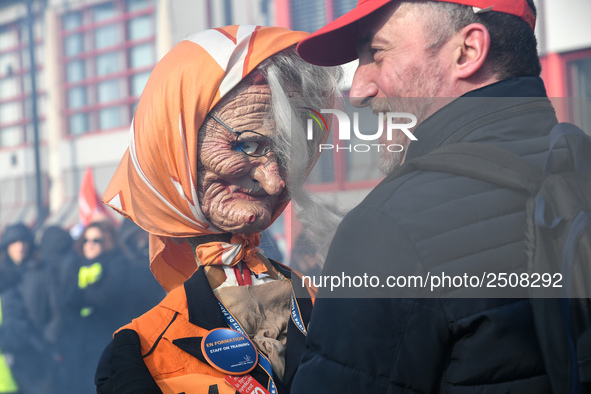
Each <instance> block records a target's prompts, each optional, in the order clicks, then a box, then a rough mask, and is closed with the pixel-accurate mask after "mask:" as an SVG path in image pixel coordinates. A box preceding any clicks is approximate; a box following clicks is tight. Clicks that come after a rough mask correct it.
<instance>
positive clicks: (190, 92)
mask: <svg viewBox="0 0 591 394" xmlns="http://www.w3.org/2000/svg"><path fill="white" fill-rule="evenodd" d="M307 35H308V33H304V32H293V31H290V30H287V29H284V28H278V27H260V26H229V27H224V28H218V29H211V30H205V31H202V32H199V33H196V34H193V35H191V36H189V37H188V38H187V39H185V40H183V41H181V42H180V43H179V44H177V45H176V46H175V47H174V48H173V49H172V50H171V51H170V52H169V53H168V54H167V55H166V56H164V57H163V58H162V60H161V61H160V62H159V63H158V64H157V65H156V67H155V68H154V70H153V71H152V74H151V75H150V78H149V79H148V82H147V84H146V87H145V89H144V92H143V93H142V97H141V99H140V101H139V104H138V107H137V110H136V113H135V117H134V120H133V122H132V125H131V130H130V146H129V148H128V150H127V151H126V152H125V155H124V157H123V159H122V160H121V163H120V164H119V167H118V168H117V171H116V172H115V175H114V176H113V178H112V180H111V182H110V184H109V186H108V187H107V189H106V191H105V194H104V196H103V201H104V202H105V203H106V204H108V205H109V206H111V207H112V208H114V209H115V210H117V211H118V212H119V213H121V214H122V215H124V216H126V217H128V218H130V219H131V220H133V221H134V222H136V223H137V224H138V225H139V226H140V227H142V228H143V229H145V230H146V231H148V232H149V233H150V234H151V235H150V266H151V269H152V272H153V273H154V276H155V277H156V279H157V280H158V281H159V282H160V284H162V286H163V287H164V288H165V289H166V290H167V291H170V290H172V289H174V288H175V287H177V286H179V285H181V284H182V283H183V282H184V281H185V280H186V279H188V278H189V277H190V276H191V274H192V273H193V272H194V271H195V269H196V268H197V266H196V263H195V259H194V257H193V253H192V251H191V250H190V248H189V247H188V246H187V245H186V244H177V243H174V242H172V241H171V240H170V238H169V237H173V238H184V237H195V236H199V235H205V234H214V233H220V232H221V231H220V230H219V229H217V228H216V227H214V226H213V225H212V224H211V223H209V222H208V221H207V219H206V218H205V217H204V215H203V213H202V212H201V210H200V207H199V201H198V197H197V190H196V187H195V185H196V174H197V153H198V147H197V132H198V130H199V128H200V126H201V124H202V123H203V121H204V119H205V117H206V115H207V114H208V113H209V111H211V110H212V109H213V107H214V106H215V105H216V104H217V103H218V102H219V100H220V98H222V97H223V96H224V95H225V94H227V93H228V92H229V91H230V90H231V89H232V88H233V87H235V86H236V85H237V84H238V83H239V82H240V80H242V79H243V78H244V77H245V76H246V75H247V74H248V73H250V72H251V71H252V70H253V69H254V68H255V67H256V66H257V65H258V64H260V62H261V61H263V60H264V59H266V58H268V57H269V56H271V55H273V54H275V53H277V52H279V51H281V50H283V49H285V48H288V47H289V46H291V45H294V44H296V43H297V42H299V41H300V40H301V39H302V38H304V37H306V36H307ZM286 205H287V202H285V203H283V204H281V206H279V207H278V208H277V209H276V211H275V212H274V216H273V218H274V219H275V218H277V216H279V215H280V214H281V212H282V211H283V209H284V208H285V206H286ZM245 253H247V254H248V253H249V252H248V251H245ZM253 264H254V269H253V268H252V267H251V269H253V271H254V272H256V271H257V270H258V269H260V266H258V264H256V262H254V261H253Z"/></svg>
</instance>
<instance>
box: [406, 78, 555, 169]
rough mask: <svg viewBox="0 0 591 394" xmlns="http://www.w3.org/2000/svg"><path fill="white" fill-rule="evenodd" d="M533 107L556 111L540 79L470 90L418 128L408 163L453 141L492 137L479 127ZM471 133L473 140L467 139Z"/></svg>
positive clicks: (507, 82) (506, 81)
mask: <svg viewBox="0 0 591 394" xmlns="http://www.w3.org/2000/svg"><path fill="white" fill-rule="evenodd" d="M530 107H531V108H539V109H545V110H547V111H551V112H553V111H554V109H553V108H552V105H551V103H550V101H549V100H548V98H547V96H546V89H545V87H544V82H543V81H542V79H541V78H540V77H537V76H529V77H515V78H510V79H506V80H503V81H499V82H496V83H494V84H491V85H488V86H484V87H482V88H480V89H476V90H473V91H470V92H468V93H466V94H464V95H463V96H461V97H459V98H457V99H455V100H454V101H452V102H451V103H449V104H447V105H446V106H444V107H443V108H441V109H440V110H438V111H437V112H435V113H434V114H433V115H431V116H430V117H429V118H427V119H426V120H425V121H423V122H422V123H421V124H420V125H419V126H418V127H417V128H416V130H415V133H414V135H415V137H417V139H418V140H417V141H412V142H411V144H410V145H409V147H408V152H407V155H406V159H405V161H409V160H411V159H413V158H415V157H419V156H423V155H425V154H427V153H429V152H431V151H433V150H435V149H436V148H438V147H440V146H442V145H445V144H447V143H450V142H457V141H458V140H464V141H467V140H470V141H479V140H484V139H486V138H487V137H488V136H489V135H490V134H489V131H488V130H486V129H482V128H481V127H480V126H482V125H483V124H485V123H486V122H487V120H489V121H490V120H493V119H497V118H498V117H499V116H503V114H509V113H511V112H514V111H519V108H530ZM495 114H499V116H495ZM504 131H507V132H510V130H503V129H501V130H499V129H497V130H495V131H494V132H495V133H496V134H497V136H498V137H500V134H501V133H503V132H504ZM479 132H482V135H480V134H478V133H479ZM468 134H470V137H469V139H466V138H465V137H466V136H467V135H468Z"/></svg>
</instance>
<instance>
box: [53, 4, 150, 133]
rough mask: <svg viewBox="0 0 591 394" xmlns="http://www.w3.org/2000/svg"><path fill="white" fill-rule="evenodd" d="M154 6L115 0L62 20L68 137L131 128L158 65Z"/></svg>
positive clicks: (84, 9) (71, 13)
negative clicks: (128, 126) (146, 83)
mask: <svg viewBox="0 0 591 394" xmlns="http://www.w3.org/2000/svg"><path fill="white" fill-rule="evenodd" d="M154 18H155V6H154V0H127V1H126V0H113V1H106V2H103V3H100V4H94V5H93V6H88V7H86V8H82V9H79V10H76V11H75V12H69V13H66V14H64V15H62V18H61V21H62V27H61V34H62V45H63V49H62V56H63V59H62V64H64V70H63V73H64V74H65V75H64V80H65V81H66V86H65V88H66V92H67V93H66V97H67V101H68V103H67V104H68V108H67V110H66V117H67V124H68V125H69V133H70V134H74V135H76V134H82V133H87V132H94V131H99V130H105V129H112V128H116V127H125V126H127V125H128V124H129V123H130V122H131V118H132V114H133V110H134V109H135V107H136V105H137V101H138V99H139V95H140V93H141V91H142V89H143V87H144V86H145V82H146V79H147V75H149V73H150V72H151V71H152V68H153V67H154V65H155V63H156V56H155V50H154V48H155V30H154V29H155V27H154V23H155V22H154Z"/></svg>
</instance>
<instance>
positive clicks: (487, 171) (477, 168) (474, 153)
mask: <svg viewBox="0 0 591 394" xmlns="http://www.w3.org/2000/svg"><path fill="white" fill-rule="evenodd" d="M419 170H420V171H438V172H447V173H451V174H455V175H461V176H466V177H469V178H474V179H479V180H482V181H485V182H489V183H492V184H495V185H497V186H500V187H504V188H509V189H514V190H519V191H524V192H526V193H528V194H530V195H533V194H535V193H537V191H538V189H539V187H540V184H541V183H542V180H543V176H542V170H540V169H539V168H537V167H535V166H534V165H532V164H530V163H528V162H527V161H525V160H524V159H522V158H521V157H519V156H517V155H516V154H514V153H511V152H509V151H506V150H504V149H501V148H497V147H496V146H492V145H487V144H482V143H475V142H460V143H456V144H450V145H446V146H442V147H440V148H438V149H436V150H434V151H433V152H431V153H429V154H427V155H425V156H421V157H417V158H416V159H413V160H410V161H409V162H407V163H405V164H404V165H403V166H402V167H400V168H398V169H397V170H396V171H394V172H393V173H391V174H390V175H389V176H388V177H387V178H386V179H385V180H384V182H389V181H391V180H393V179H395V178H399V177H401V176H403V175H406V174H408V173H411V172H413V171H419Z"/></svg>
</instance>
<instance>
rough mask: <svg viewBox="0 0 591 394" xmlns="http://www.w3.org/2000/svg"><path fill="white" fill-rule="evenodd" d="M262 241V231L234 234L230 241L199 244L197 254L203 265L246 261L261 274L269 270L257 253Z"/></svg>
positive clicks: (255, 271)
mask: <svg viewBox="0 0 591 394" xmlns="http://www.w3.org/2000/svg"><path fill="white" fill-rule="evenodd" d="M260 243H261V234H260V233H255V234H234V235H233V236H232V239H231V240H230V243H226V242H208V243H205V244H201V245H199V246H197V249H196V254H197V258H198V259H199V261H200V262H201V263H203V265H222V264H223V265H229V266H234V265H236V264H237V263H238V262H239V261H244V262H246V264H247V265H248V268H249V269H250V270H251V271H252V272H254V273H255V274H256V275H259V274H260V273H262V272H265V271H267V268H266V266H265V264H264V263H263V262H262V261H261V259H259V258H258V256H257V255H256V253H257V250H258V249H257V246H259V244H260ZM242 245H244V246H242Z"/></svg>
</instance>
